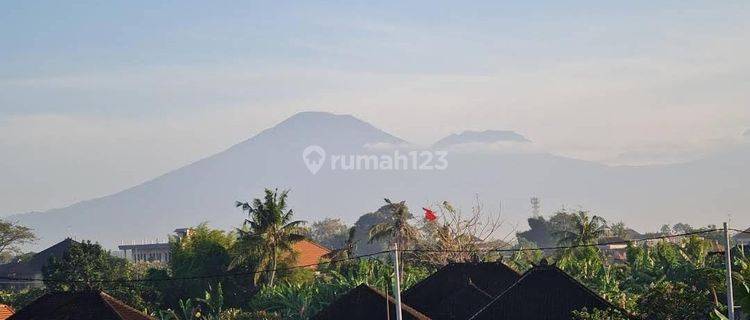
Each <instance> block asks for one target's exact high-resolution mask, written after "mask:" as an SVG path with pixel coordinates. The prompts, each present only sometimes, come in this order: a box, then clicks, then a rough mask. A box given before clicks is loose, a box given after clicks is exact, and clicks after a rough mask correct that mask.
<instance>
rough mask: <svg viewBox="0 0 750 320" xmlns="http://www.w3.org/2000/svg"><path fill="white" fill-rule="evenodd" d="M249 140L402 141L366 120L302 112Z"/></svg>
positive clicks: (307, 142) (332, 143)
mask: <svg viewBox="0 0 750 320" xmlns="http://www.w3.org/2000/svg"><path fill="white" fill-rule="evenodd" d="M250 140H251V141H257V140H261V141H269V142H271V143H274V144H277V145H278V144H279V143H282V144H286V145H294V146H295V147H299V146H300V145H318V144H319V145H323V147H326V145H330V146H335V145H339V146H342V145H346V146H362V145H365V144H369V143H393V144H398V143H402V142H403V140H402V139H400V138H398V137H395V136H393V135H391V134H389V133H387V132H385V131H383V130H380V129H378V128H376V127H375V126H373V125H372V124H370V123H367V122H365V121H362V120H360V119H358V118H356V117H354V116H351V115H348V114H334V113H329V112H319V111H305V112H300V113H297V114H294V115H293V116H291V117H289V118H287V119H286V120H284V121H282V122H280V123H279V124H277V125H275V126H273V127H271V128H269V129H266V130H265V131H263V132H261V133H260V134H258V135H257V136H255V137H253V138H251V139H250Z"/></svg>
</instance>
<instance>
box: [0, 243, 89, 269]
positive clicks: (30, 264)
mask: <svg viewBox="0 0 750 320" xmlns="http://www.w3.org/2000/svg"><path fill="white" fill-rule="evenodd" d="M73 243H75V241H74V240H73V239H70V238H67V239H65V240H63V241H60V242H58V243H57V244H55V245H53V246H51V247H49V248H47V249H44V250H43V251H41V252H39V253H37V254H35V255H34V256H32V257H31V258H30V259H29V260H27V261H23V262H11V263H8V264H4V265H1V266H0V274H2V275H5V276H14V277H33V276H35V275H38V274H41V273H42V267H43V266H44V265H46V264H47V263H48V262H49V259H50V258H51V257H57V258H60V257H62V256H63V254H65V252H67V251H68V250H69V249H70V246H71V245H72V244H73Z"/></svg>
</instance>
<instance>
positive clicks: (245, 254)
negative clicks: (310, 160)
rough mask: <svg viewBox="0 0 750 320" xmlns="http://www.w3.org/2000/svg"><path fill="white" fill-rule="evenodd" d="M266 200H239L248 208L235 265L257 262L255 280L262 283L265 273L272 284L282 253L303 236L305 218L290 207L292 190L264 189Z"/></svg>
mask: <svg viewBox="0 0 750 320" xmlns="http://www.w3.org/2000/svg"><path fill="white" fill-rule="evenodd" d="M265 193H266V195H265V198H264V200H261V199H257V198H256V199H255V200H253V201H252V203H248V202H237V203H236V205H237V207H239V208H242V210H243V211H247V212H248V215H249V219H246V220H245V223H244V227H245V228H243V229H239V230H238V232H239V233H240V238H239V243H238V246H237V249H236V251H235V257H234V261H233V263H232V266H233V267H238V266H239V267H242V266H244V267H250V266H254V267H255V268H254V270H255V271H265V270H269V271H266V272H258V273H256V276H255V278H254V279H253V281H254V283H256V284H257V283H259V280H260V277H261V276H262V275H265V278H266V281H265V284H266V285H268V286H273V283H274V279H275V276H276V271H275V270H276V268H277V267H278V265H279V260H280V259H281V257H282V256H284V255H286V256H288V255H289V254H291V253H292V252H293V250H292V245H293V244H294V243H295V242H298V241H301V240H303V239H304V236H303V235H301V234H300V232H299V228H300V226H301V225H302V224H304V223H305V222H304V221H301V220H297V221H293V220H292V218H293V217H294V212H293V210H291V209H289V210H287V202H286V201H287V196H288V194H289V191H288V190H287V191H282V192H281V193H279V192H278V190H271V189H266V190H265Z"/></svg>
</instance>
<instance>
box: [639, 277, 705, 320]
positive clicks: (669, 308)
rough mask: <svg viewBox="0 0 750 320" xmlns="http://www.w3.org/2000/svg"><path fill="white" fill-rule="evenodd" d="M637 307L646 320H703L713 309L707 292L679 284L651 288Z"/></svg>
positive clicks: (663, 283)
mask: <svg viewBox="0 0 750 320" xmlns="http://www.w3.org/2000/svg"><path fill="white" fill-rule="evenodd" d="M638 307H639V309H640V311H641V313H642V315H643V317H644V318H645V319H648V320H652V319H653V320H678V319H679V320H703V319H706V317H707V315H708V314H709V313H711V312H713V308H714V306H713V304H712V303H711V298H710V294H709V292H708V291H707V290H700V289H697V288H695V287H691V286H689V285H687V284H684V283H680V282H677V283H672V282H661V283H659V284H656V285H654V286H652V287H651V288H649V290H648V291H647V292H646V293H645V294H644V296H643V298H642V299H641V301H640V302H639V305H638Z"/></svg>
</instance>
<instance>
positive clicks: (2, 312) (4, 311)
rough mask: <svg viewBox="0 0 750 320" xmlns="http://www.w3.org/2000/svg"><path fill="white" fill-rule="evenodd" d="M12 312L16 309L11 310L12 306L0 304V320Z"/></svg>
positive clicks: (3, 319) (6, 317)
mask: <svg viewBox="0 0 750 320" xmlns="http://www.w3.org/2000/svg"><path fill="white" fill-rule="evenodd" d="M14 313H16V311H15V310H13V307H11V306H9V305H7V304H0V320H5V319H8V318H9V317H10V316H12V315H13V314H14Z"/></svg>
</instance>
